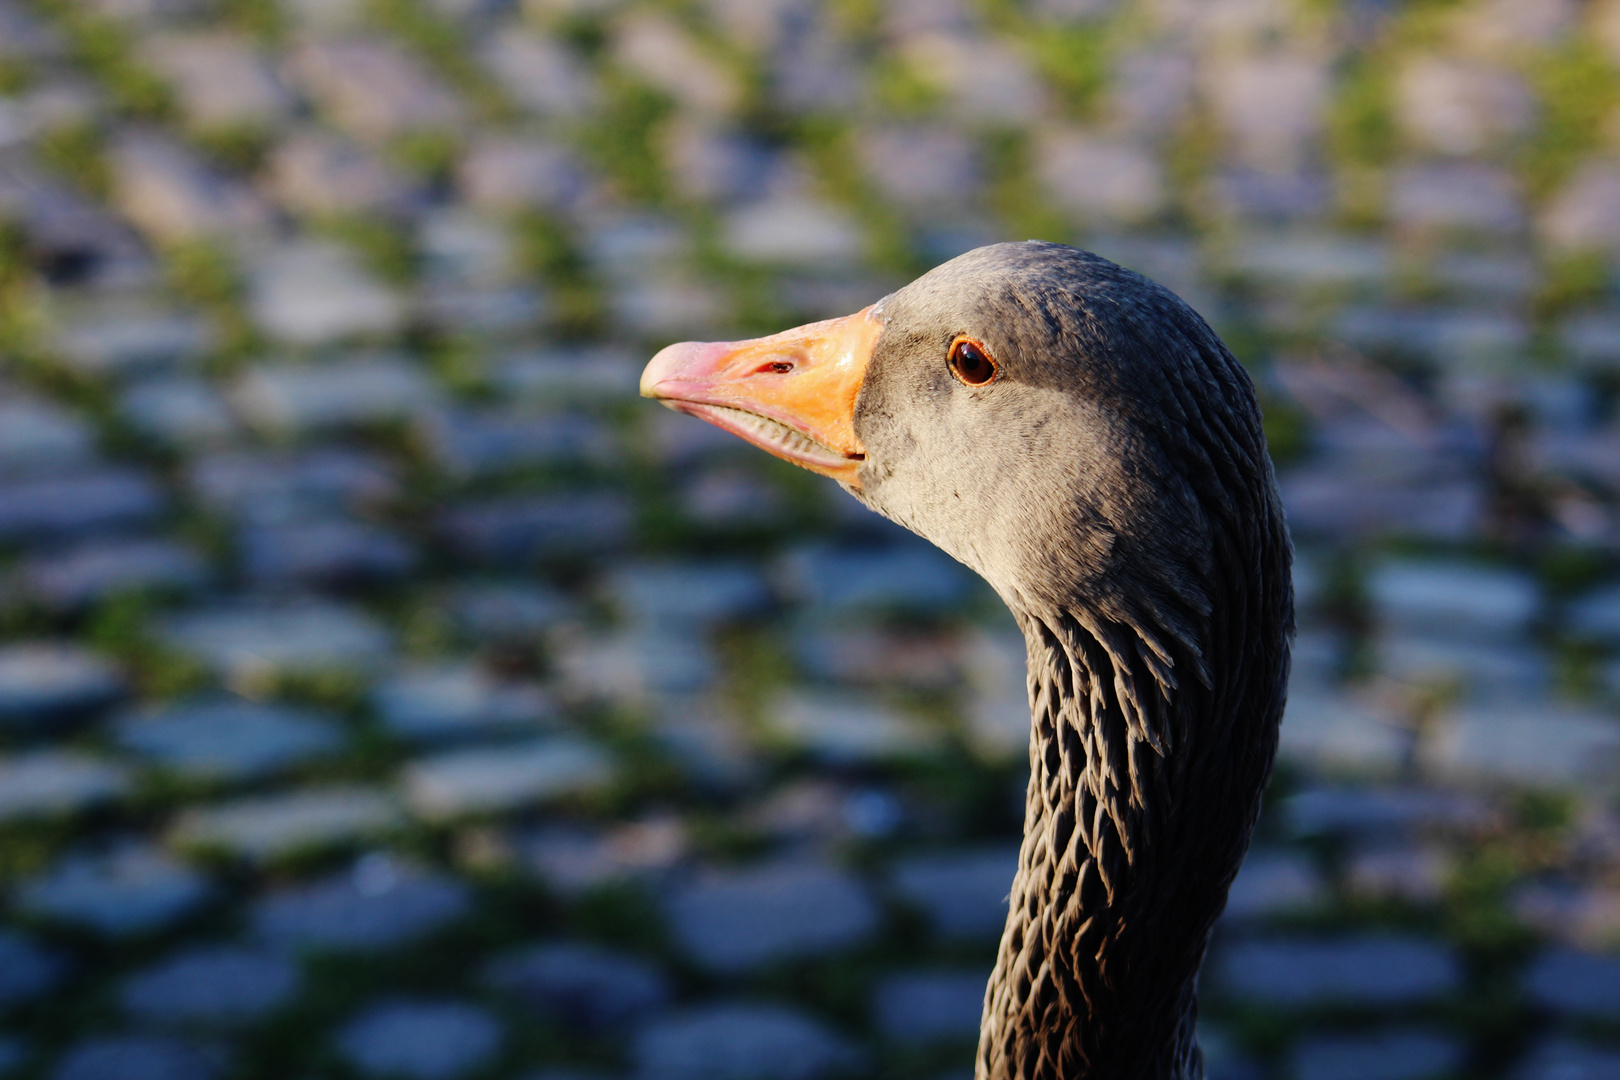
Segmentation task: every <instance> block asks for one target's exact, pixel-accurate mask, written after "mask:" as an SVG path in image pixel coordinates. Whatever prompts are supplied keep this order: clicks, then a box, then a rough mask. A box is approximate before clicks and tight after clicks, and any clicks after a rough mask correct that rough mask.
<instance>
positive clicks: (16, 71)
mask: <svg viewBox="0 0 1620 1080" xmlns="http://www.w3.org/2000/svg"><path fill="white" fill-rule="evenodd" d="M33 83H34V66H33V65H32V64H30V63H29V62H28V61H27V60H24V59H22V58H20V57H12V56H0V97H8V96H10V95H12V94H20V93H22V92H23V91H24V90H27V89H28V88H29V87H30V86H32V85H33Z"/></svg>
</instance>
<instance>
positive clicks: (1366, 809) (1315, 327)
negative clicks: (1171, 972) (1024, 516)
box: [0, 0, 1620, 1080]
mask: <svg viewBox="0 0 1620 1080" xmlns="http://www.w3.org/2000/svg"><path fill="white" fill-rule="evenodd" d="M1026 237H1041V238H1046V239H1052V240H1061V241H1065V242H1071V243H1077V244H1081V245H1083V246H1086V247H1089V248H1092V249H1094V250H1096V251H1098V252H1100V253H1102V254H1104V255H1107V256H1109V257H1111V258H1113V259H1115V260H1117V261H1119V262H1121V263H1124V264H1125V265H1127V266H1130V267H1132V268H1135V269H1138V270H1140V271H1143V272H1144V273H1147V274H1149V275H1150V276H1153V277H1155V278H1157V279H1158V280H1160V281H1162V282H1163V283H1165V284H1166V285H1168V286H1170V287H1171V288H1172V289H1174V290H1176V291H1177V292H1178V293H1180V294H1181V295H1182V296H1183V297H1185V298H1186V299H1187V300H1188V301H1189V302H1190V303H1192V304H1193V306H1194V307H1196V308H1197V309H1198V310H1199V311H1200V312H1201V313H1203V314H1204V315H1205V316H1206V317H1207V318H1208V319H1209V320H1210V321H1211V322H1212V323H1213V324H1214V325H1215V326H1216V327H1217V329H1218V330H1219V331H1220V332H1221V333H1222V334H1223V335H1224V336H1225V338H1226V340H1227V341H1228V342H1229V343H1230V344H1231V346H1232V348H1233V350H1234V351H1235V352H1236V353H1237V355H1238V356H1239V357H1240V358H1241V359H1242V360H1243V361H1244V362H1245V364H1247V365H1248V367H1249V369H1250V371H1251V372H1252V373H1253V375H1254V378H1255V380H1256V382H1257V384H1258V385H1259V387H1260V389H1261V395H1262V398H1263V401H1264V405H1265V409H1266V423H1267V429H1268V433H1269V436H1270V439H1271V446H1272V451H1273V454H1274V456H1275V458H1276V460H1277V463H1278V466H1279V470H1280V476H1281V481H1282V486H1283V490H1284V492H1285V497H1286V500H1287V504H1288V509H1289V515H1290V519H1291V522H1292V526H1293V529H1294V534H1295V538H1296V540H1297V542H1298V546H1299V562H1298V569H1297V579H1296V585H1297V589H1298V593H1299V598H1300V604H1301V621H1300V625H1301V630H1300V637H1299V643H1298V648H1297V652H1296V661H1295V677H1294V685H1293V688H1292V692H1291V701H1290V705H1289V712H1288V718H1287V722H1286V723H1285V725H1284V728H1283V744H1282V757H1281V761H1280V765H1279V769H1278V773H1277V777H1276V780H1275V782H1274V784H1273V785H1272V788H1271V790H1270V792H1269V793H1268V798H1267V809H1266V813H1265V817H1264V820H1263V822H1262V825H1261V830H1260V833H1259V835H1258V837H1257V840H1256V844H1255V847H1254V850H1253V852H1252V854H1251V856H1250V859H1249V862H1248V864H1247V865H1246V867H1245V869H1244V872H1243V875H1242V876H1241V878H1240V879H1239V882H1238V884H1237V886H1236V888H1235V889H1234V892H1233V896H1232V902H1231V905H1230V907H1229V910H1228V912H1227V915H1226V917H1225V919H1224V921H1223V922H1222V924H1221V927H1220V930H1219V934H1218V938H1217V941H1216V944H1215V947H1214V949H1213V951H1212V953H1211V957H1210V964H1209V966H1208V967H1207V968H1206V971H1205V975H1204V979H1203V986H1204V994H1203V996H1204V1009H1203V1020H1202V1021H1201V1023H1202V1032H1203V1040H1204V1045H1205V1047H1206V1052H1207V1054H1208V1056H1209V1060H1210V1063H1211V1071H1212V1074H1213V1076H1214V1077H1216V1078H1218V1080H1268V1078H1270V1080H1292V1078H1298V1080H1341V1078H1342V1080H1351V1078H1357V1080H1423V1078H1428V1077H1504V1078H1519V1080H1609V1078H1616V1077H1620V954H1615V953H1611V952H1609V951H1607V950H1609V949H1610V948H1611V946H1613V945H1615V944H1617V943H1620V802H1617V796H1620V791H1617V780H1620V652H1617V645H1620V409H1617V406H1620V289H1617V283H1616V267H1617V256H1620V2H1616V0H1602V2H1593V3H1581V2H1577V0H1410V2H1406V3H1399V2H1394V0H1384V2H1379V0H892V2H883V0H643V2H631V0H625V2H616V0H524V2H522V3H517V2H514V0H72V2H70V0H38V2H30V0H0V1076H4V1077H7V1078H9V1077H18V1078H34V1077H39V1078H49V1080H237V1078H240V1080H305V1078H310V1080H313V1078H333V1080H358V1078H373V1077H375V1078H379V1080H381V1078H387V1077H403V1078H406V1080H461V1078H468V1080H496V1078H507V1077H513V1078H524V1080H565V1078H571V1080H583V1078H595V1080H615V1078H626V1080H631V1078H634V1080H767V1078H768V1080H778V1078H780V1080H814V1078H818V1077H836V1076H848V1077H870V1078H879V1077H882V1078H889V1077H893V1078H900V1080H964V1078H966V1077H968V1076H970V1075H971V1060H972V1048H973V1044H974V1041H975V1034H976V1030H977V1024H978V1017H979V1008H980V1001H981V995H982V989H983V984H984V979H985V976H986V974H987V973H988V970H989V966H990V963H991V959H992V957H993V954H994V945H995V940H996V937H997V935H998V932H999V929H1000V926H1001V923H1002V918H1003V903H1004V900H1003V898H1004V896H1005V894H1006V889H1007V885H1008V882H1009V881H1010V878H1011V875H1012V870H1013V865H1014V861H1015V854H1016V844H1017V839H1018V836H1019V834H1020V819H1021V813H1022V805H1023V796H1022V792H1023V784H1024V776H1025V771H1026V766H1025V764H1024V763H1025V760H1026V758H1025V753H1026V738H1027V724H1028V714H1027V708H1026V704H1025V700H1024V676H1023V662H1024V660H1023V645H1022V642H1021V640H1020V639H1019V637H1018V635H1017V633H1016V631H1015V629H1014V627H1013V625H1012V622H1011V620H1010V617H1009V616H1007V614H1006V613H1005V611H1003V610H1002V609H1001V607H1000V606H999V604H998V603H997V601H996V600H995V598H994V597H993V596H992V595H991V594H990V593H989V592H988V590H987V589H986V588H985V587H984V586H982V585H981V584H980V583H979V582H977V581H976V580H975V579H972V578H971V577H970V576H969V575H967V574H966V573H965V572H964V571H963V570H961V569H960V568H959V567H957V566H956V565H955V564H954V563H952V562H950V561H949V560H947V559H946V558H944V557H943V556H941V555H939V554H937V553H935V552H934V551H932V550H931V549H930V548H928V547H927V546H926V545H924V544H922V543H921V542H919V541H915V540H913V539H911V538H909V537H908V536H906V535H905V534H903V533H900V532H899V530H897V529H895V528H894V527H891V526H888V525H886V524H884V523H883V522H881V521H880V520H878V519H876V518H875V517H874V516H873V515H871V514H869V513H867V512H866V511H865V510H863V509H862V508H861V507H859V506H858V505H857V504H856V503H855V502H854V501H853V500H851V499H850V498H848V497H847V496H845V495H843V494H842V493H841V492H840V491H838V490H837V489H836V488H835V487H834V486H833V485H832V484H831V483H829V482H827V481H824V480H820V479H818V478H816V477H814V476H812V475H810V474H808V473H804V472H800V471H797V470H795V469H793V468H792V467H790V466H787V465H785V464H782V463H780V462H777V461H775V460H773V459H771V458H768V457H767V456H766V455H764V454H762V453H760V452H758V451H756V450H753V449H751V448H749V447H747V446H745V445H743V444H742V443H741V442H739V441H737V440H735V439H732V438H730V437H727V436H724V435H722V434H720V433H719V432H717V431H715V430H714V429H711V428H709V427H707V426H705V425H703V424H701V423H699V422H697V421H694V420H690V419H688V418H686V417H682V416H678V415H676V414H674V413H672V412H669V411H666V410H664V409H660V408H657V407H655V406H653V405H652V404H651V403H648V402H643V401H639V400H637V399H636V398H635V396H634V394H635V386H636V380H637V375H638V373H639V370H640V368H641V366H642V364H643V363H644V362H645V360H646V358H647V357H648V356H649V355H650V354H651V353H652V352H653V351H654V350H655V349H657V348H658V347H661V346H662V345H664V344H666V343H668V342H670V341H672V340H678V339H683V338H693V337H696V338H736V337H742V336H751V335H755V334H759V333H767V332H773V331H775V330H779V329H783V328H785V327H787V326H791V325H794V324H797V323H800V322H804V321H808V320H812V319H819V318H824V317H828V316H832V315H842V314H846V313H848V312H851V311H854V310H857V309H859V308H860V307H863V306H865V305H866V304H869V303H871V302H872V301H874V300H876V299H878V298H879V297H881V296H882V295H884V294H885V293H886V292H888V291H890V290H892V289H894V288H896V287H897V286H899V285H901V284H904V283H905V282H906V281H907V280H909V279H910V278H911V277H913V276H915V275H916V274H917V273H919V272H921V271H922V270H924V269H926V268H927V267H929V266H931V265H933V264H935V263H936V262H938V261H941V260H943V259H946V258H949V257H950V256H952V255H954V254H957V253H959V252H961V251H964V250H967V249H969V248H971V247H974V246H976V245H978V244H980V243H984V242H988V241H994V240H998V239H1023V238H1026Z"/></svg>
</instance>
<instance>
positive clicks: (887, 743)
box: [766, 690, 939, 765]
mask: <svg viewBox="0 0 1620 1080" xmlns="http://www.w3.org/2000/svg"><path fill="white" fill-rule="evenodd" d="M766 720H767V722H768V725H769V727H770V729H771V731H772V732H773V733H774V734H776V735H777V736H778V737H781V738H783V739H786V740H787V741H788V742H790V743H792V744H794V745H797V746H802V747H803V748H805V749H806V750H809V751H810V752H811V753H812V754H814V755H815V756H816V757H818V758H820V759H821V760H823V761H826V762H830V763H832V764H837V765H849V764H861V763H869V762H880V761H886V760H889V759H892V758H905V757H917V756H919V755H922V754H926V753H928V752H930V751H931V750H933V749H935V748H936V747H937V746H938V744H939V732H938V730H937V729H934V728H930V727H929V726H927V725H926V724H923V723H920V722H919V721H918V720H917V719H915V718H914V717H912V716H910V715H909V714H907V713H904V712H901V711H900V710H898V709H895V708H892V707H890V706H889V705H888V704H887V703H885V702H883V701H882V700H881V699H879V698H877V697H875V696H872V695H869V694H861V693H857V692H853V691H836V690H820V691H816V690H807V691H796V692H790V693H787V694H784V695H782V696H781V697H780V698H778V699H776V700H775V701H773V702H771V704H770V707H769V708H768V709H767V711H766Z"/></svg>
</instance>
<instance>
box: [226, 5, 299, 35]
mask: <svg viewBox="0 0 1620 1080" xmlns="http://www.w3.org/2000/svg"><path fill="white" fill-rule="evenodd" d="M214 6H215V8H216V9H217V10H218V12H219V19H220V21H221V22H222V23H224V24H225V25H227V26H231V27H234V28H236V29H237V30H239V31H241V32H242V33H244V34H246V35H248V36H249V37H251V38H254V39H256V40H258V41H260V42H262V43H264V44H266V45H277V44H280V43H281V41H282V40H283V39H284V38H285V37H286V33H287V19H286V13H285V11H284V10H283V8H282V5H280V4H278V3H277V2H276V0H215V4H214Z"/></svg>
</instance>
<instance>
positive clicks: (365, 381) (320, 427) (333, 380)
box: [231, 355, 439, 432]
mask: <svg viewBox="0 0 1620 1080" xmlns="http://www.w3.org/2000/svg"><path fill="white" fill-rule="evenodd" d="M438 398H439V393H438V390H437V388H436V387H435V385H434V383H433V381H432V380H431V379H430V378H428V376H427V374H426V373H425V372H424V371H422V370H421V369H420V368H418V367H417V366H416V365H415V364H412V363H410V362H409V361H407V360H404V359H402V358H400V357H395V356H387V355H375V356H373V355H361V356H358V357H355V358H352V359H348V360H344V361H341V362H333V363H325V364H260V365H256V366H254V367H252V368H250V369H249V370H248V371H247V372H246V373H244V374H243V376H242V377H241V378H240V379H239V380H238V381H237V383H236V385H235V387H233V389H232V393H231V399H232V403H233V404H234V405H235V406H236V409H237V412H239V413H240V414H241V415H242V416H243V418H244V419H246V420H247V421H248V422H249V423H251V424H253V425H254V426H255V427H260V428H265V429H267V430H270V431H281V432H309V431H327V430H333V429H342V428H353V427H362V426H365V425H370V424H379V423H386V422H389V421H397V420H408V419H412V418H414V417H418V416H422V415H425V414H426V413H427V412H428V411H429V410H430V409H431V408H433V406H434V405H435V404H436V403H437V401H438Z"/></svg>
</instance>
